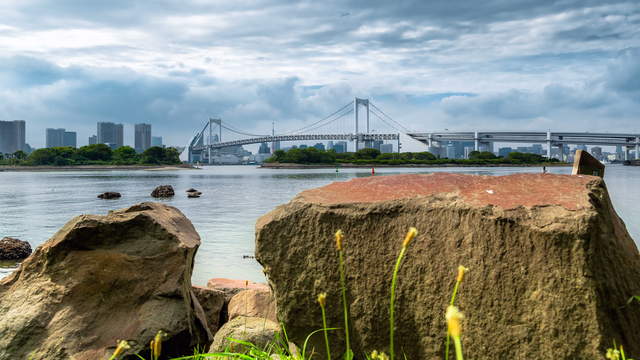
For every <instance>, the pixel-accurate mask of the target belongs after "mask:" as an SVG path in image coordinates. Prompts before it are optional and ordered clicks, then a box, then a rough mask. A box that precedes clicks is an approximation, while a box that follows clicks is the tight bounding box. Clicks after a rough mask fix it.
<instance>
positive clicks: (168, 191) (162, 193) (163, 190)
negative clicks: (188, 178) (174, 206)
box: [151, 185, 175, 198]
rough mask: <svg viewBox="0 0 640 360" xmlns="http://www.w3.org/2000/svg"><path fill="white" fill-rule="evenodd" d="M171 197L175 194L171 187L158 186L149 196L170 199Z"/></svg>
mask: <svg viewBox="0 0 640 360" xmlns="http://www.w3.org/2000/svg"><path fill="white" fill-rule="evenodd" d="M173 195H175V192H174V191H173V186H171V185H160V186H158V187H157V188H155V189H153V192H151V196H153V197H155V198H163V197H172V196H173Z"/></svg>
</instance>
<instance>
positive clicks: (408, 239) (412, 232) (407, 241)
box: [402, 227, 418, 248]
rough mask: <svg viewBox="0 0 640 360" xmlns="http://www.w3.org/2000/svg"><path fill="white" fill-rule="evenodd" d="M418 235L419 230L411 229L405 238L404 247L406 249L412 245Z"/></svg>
mask: <svg viewBox="0 0 640 360" xmlns="http://www.w3.org/2000/svg"><path fill="white" fill-rule="evenodd" d="M416 235H418V229H416V228H414V227H410V228H409V231H407V235H405V237H404V241H403V242H402V247H403V248H406V247H407V246H409V244H411V241H412V240H413V239H414V238H415V237H416Z"/></svg>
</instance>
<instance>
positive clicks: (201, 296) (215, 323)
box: [192, 286, 225, 334]
mask: <svg viewBox="0 0 640 360" xmlns="http://www.w3.org/2000/svg"><path fill="white" fill-rule="evenodd" d="M192 289H193V293H194V294H195V296H196V298H197V299H198V302H199V303H200V305H201V306H202V309H203V311H204V313H205V315H206V316H207V324H209V331H211V333H212V334H215V333H216V332H217V331H218V329H219V328H220V325H222V319H221V315H222V308H223V306H224V299H225V294H224V292H222V291H220V290H216V289H209V288H205V287H201V286H193V288H192Z"/></svg>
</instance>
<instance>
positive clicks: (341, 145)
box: [333, 141, 347, 153]
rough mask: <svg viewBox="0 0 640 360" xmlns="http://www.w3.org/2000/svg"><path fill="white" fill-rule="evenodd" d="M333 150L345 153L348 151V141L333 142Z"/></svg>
mask: <svg viewBox="0 0 640 360" xmlns="http://www.w3.org/2000/svg"><path fill="white" fill-rule="evenodd" d="M333 150H335V152H337V153H345V152H347V142H346V141H336V142H335V143H334V144H333Z"/></svg>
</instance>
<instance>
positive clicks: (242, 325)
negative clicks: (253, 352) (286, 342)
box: [209, 316, 280, 353]
mask: <svg viewBox="0 0 640 360" xmlns="http://www.w3.org/2000/svg"><path fill="white" fill-rule="evenodd" d="M279 332H280V326H279V325H278V324H277V323H275V322H273V321H271V320H268V319H264V318H259V317H251V316H238V317H236V318H235V319H233V320H231V321H229V322H228V323H226V324H224V325H222V327H221V328H220V330H218V332H217V333H216V336H215V338H214V340H213V344H211V347H210V348H209V352H210V353H214V352H222V351H225V350H226V349H227V348H228V349H229V350H231V351H237V352H243V351H246V350H247V349H248V348H246V347H245V346H244V345H241V344H239V343H238V342H235V341H232V340H231V339H233V340H239V341H245V342H249V343H251V344H253V345H255V346H256V347H257V348H259V349H264V348H265V347H266V346H267V344H269V343H270V342H272V341H274V340H275V339H276V336H277V334H278V333H279Z"/></svg>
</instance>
